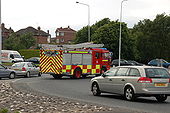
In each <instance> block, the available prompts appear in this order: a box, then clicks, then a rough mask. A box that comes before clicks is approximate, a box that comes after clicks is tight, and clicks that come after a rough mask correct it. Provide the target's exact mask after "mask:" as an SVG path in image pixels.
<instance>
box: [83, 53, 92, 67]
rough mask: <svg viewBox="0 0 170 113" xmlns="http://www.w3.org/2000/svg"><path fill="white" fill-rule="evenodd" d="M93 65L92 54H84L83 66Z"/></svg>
mask: <svg viewBox="0 0 170 113" xmlns="http://www.w3.org/2000/svg"><path fill="white" fill-rule="evenodd" d="M88 64H92V55H91V54H83V65H88Z"/></svg>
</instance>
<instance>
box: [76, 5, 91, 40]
mask: <svg viewBox="0 0 170 113" xmlns="http://www.w3.org/2000/svg"><path fill="white" fill-rule="evenodd" d="M76 3H77V4H81V5H85V6H87V7H88V42H90V5H88V4H85V3H80V2H76Z"/></svg>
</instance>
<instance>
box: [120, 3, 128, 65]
mask: <svg viewBox="0 0 170 113" xmlns="http://www.w3.org/2000/svg"><path fill="white" fill-rule="evenodd" d="M124 1H127V0H122V2H121V9H120V31H119V66H120V59H121V57H120V56H121V38H122V25H121V23H122V5H123V2H124Z"/></svg>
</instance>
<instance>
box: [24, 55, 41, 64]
mask: <svg viewBox="0 0 170 113" xmlns="http://www.w3.org/2000/svg"><path fill="white" fill-rule="evenodd" d="M25 61H26V62H33V63H34V64H39V63H40V58H39V57H31V58H29V59H26V60H25Z"/></svg>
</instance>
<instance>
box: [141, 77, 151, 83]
mask: <svg viewBox="0 0 170 113" xmlns="http://www.w3.org/2000/svg"><path fill="white" fill-rule="evenodd" d="M138 82H139V83H152V79H151V78H147V77H140V78H139V79H138Z"/></svg>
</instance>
